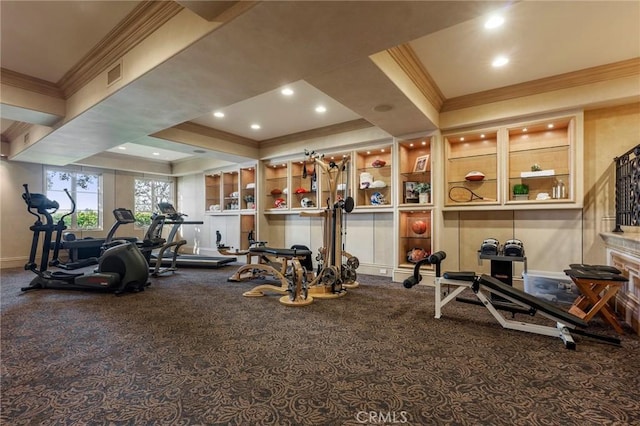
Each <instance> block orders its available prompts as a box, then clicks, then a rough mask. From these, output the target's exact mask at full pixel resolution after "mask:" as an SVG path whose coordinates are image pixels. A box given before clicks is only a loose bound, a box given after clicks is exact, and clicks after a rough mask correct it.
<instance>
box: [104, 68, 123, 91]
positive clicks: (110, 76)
mask: <svg viewBox="0 0 640 426" xmlns="http://www.w3.org/2000/svg"><path fill="white" fill-rule="evenodd" d="M121 78H122V63H120V62H118V63H117V64H116V65H115V66H114V67H113V68H111V69H110V70H109V71H107V86H110V85H112V84H113V83H115V82H116V81H118V80H120V79H121Z"/></svg>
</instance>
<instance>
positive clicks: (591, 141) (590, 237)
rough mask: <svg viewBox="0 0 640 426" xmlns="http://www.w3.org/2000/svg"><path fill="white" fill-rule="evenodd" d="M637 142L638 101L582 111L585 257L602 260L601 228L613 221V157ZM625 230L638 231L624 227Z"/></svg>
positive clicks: (639, 129)
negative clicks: (583, 112)
mask: <svg viewBox="0 0 640 426" xmlns="http://www.w3.org/2000/svg"><path fill="white" fill-rule="evenodd" d="M638 144H640V103H633V104H629V105H623V106H617V107H610V108H602V109H595V110H590V111H586V112H585V114H584V191H585V195H584V221H583V228H584V261H585V263H603V262H605V248H604V243H603V242H602V239H601V238H600V236H599V233H600V232H610V231H612V230H613V228H614V225H615V167H614V163H613V158H614V157H615V156H617V155H622V154H624V153H625V152H627V151H629V150H630V149H631V148H633V147H634V146H636V145H638ZM626 232H640V229H627V230H626Z"/></svg>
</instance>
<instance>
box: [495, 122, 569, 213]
mask: <svg viewBox="0 0 640 426" xmlns="http://www.w3.org/2000/svg"><path fill="white" fill-rule="evenodd" d="M572 123H573V120H572V119H570V118H559V119H550V120H544V121H541V122H537V123H525V124H524V125H520V126H517V127H511V128H509V129H508V130H507V132H508V133H507V134H508V145H509V148H508V152H509V155H508V163H509V191H508V196H509V198H508V200H509V201H510V202H514V201H518V202H538V203H539V202H566V201H571V200H572V199H573V197H574V195H573V192H574V191H573V190H572V189H573V186H572V185H571V182H572V180H573V179H572V174H571V155H572V149H571V146H572V140H573V136H572V133H573V132H572V130H571V129H572V127H573V124H572ZM517 185H520V188H522V186H526V188H527V190H528V194H520V195H527V196H524V197H517V195H518V194H514V187H516V188H517ZM516 192H517V191H516Z"/></svg>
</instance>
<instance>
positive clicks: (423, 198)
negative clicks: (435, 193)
mask: <svg viewBox="0 0 640 426" xmlns="http://www.w3.org/2000/svg"><path fill="white" fill-rule="evenodd" d="M418 202H419V203H420V204H427V203H428V202H429V193H428V192H421V193H420V194H418Z"/></svg>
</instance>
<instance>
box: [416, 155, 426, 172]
mask: <svg viewBox="0 0 640 426" xmlns="http://www.w3.org/2000/svg"><path fill="white" fill-rule="evenodd" d="M428 165H429V154H427V155H421V156H420V157H418V158H416V163H415V165H414V166H413V172H414V173H418V172H426V171H427V166H428Z"/></svg>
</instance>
